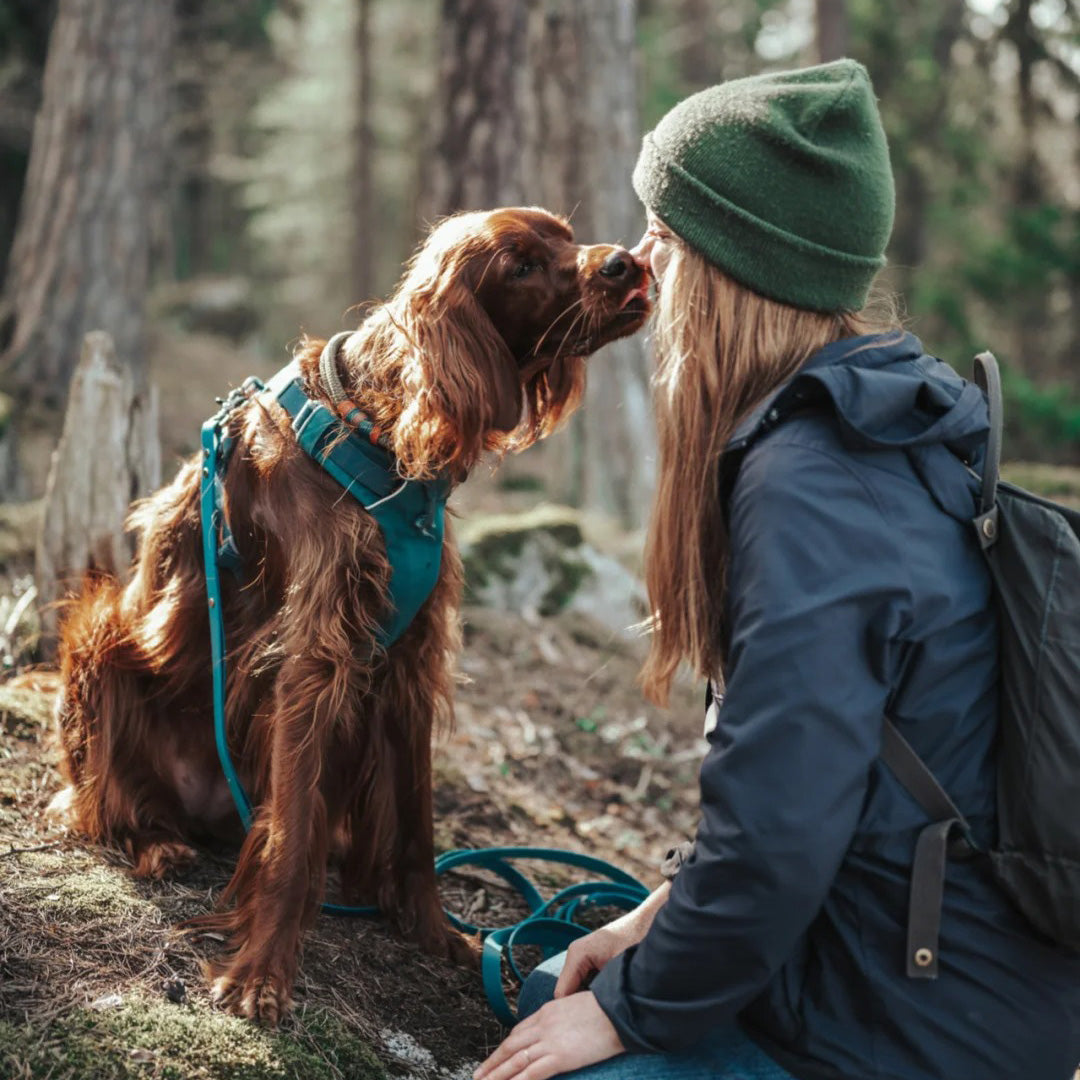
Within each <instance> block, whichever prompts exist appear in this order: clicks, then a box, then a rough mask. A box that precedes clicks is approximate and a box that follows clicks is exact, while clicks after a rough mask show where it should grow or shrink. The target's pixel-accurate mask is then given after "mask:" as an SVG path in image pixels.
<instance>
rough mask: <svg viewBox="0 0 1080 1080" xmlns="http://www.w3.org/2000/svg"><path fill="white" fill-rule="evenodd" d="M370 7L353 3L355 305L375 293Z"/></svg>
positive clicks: (364, 1)
mask: <svg viewBox="0 0 1080 1080" xmlns="http://www.w3.org/2000/svg"><path fill="white" fill-rule="evenodd" d="M371 4H372V0H356V31H355V42H356V137H355V139H354V140H353V152H354V157H353V176H352V187H353V217H354V219H355V229H354V231H353V242H352V246H351V249H350V250H351V253H352V284H353V295H354V296H355V297H356V300H357V301H361V302H362V301H364V300H370V299H371V298H372V297H373V296H374V293H375V204H374V188H373V170H372V165H373V162H374V157H375V136H374V133H373V131H372V127H371V109H372V104H373V102H372V78H371V75H372V72H371Z"/></svg>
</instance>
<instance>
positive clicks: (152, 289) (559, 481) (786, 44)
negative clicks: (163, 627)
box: [0, 0, 1080, 526]
mask: <svg viewBox="0 0 1080 1080" xmlns="http://www.w3.org/2000/svg"><path fill="white" fill-rule="evenodd" d="M840 55H850V56H853V57H855V58H857V59H859V60H861V61H862V62H864V63H865V64H866V65H867V67H868V68H869V69H870V72H871V75H872V77H873V81H874V85H875V87H876V89H877V93H878V95H879V97H880V99H881V108H882V111H883V114H884V117H885V124H886V128H887V130H888V134H889V138H890V143H891V147H892V155H893V164H894V170H895V173H896V181H897V191H898V207H897V211H898V212H897V220H896V229H895V233H894V236H893V241H892V245H891V250H890V252H889V256H890V269H889V270H888V271H887V272H886V274H885V276H884V284H885V285H886V286H887V287H888V288H890V289H892V290H893V291H895V292H897V293H898V294H900V296H901V297H902V300H903V302H904V304H905V307H906V310H907V313H908V318H909V322H910V325H911V328H912V329H913V330H914V331H915V332H916V333H918V334H919V335H920V336H922V337H923V339H924V341H925V343H926V344H927V347H928V348H929V349H930V351H932V352H935V353H936V354H937V355H939V356H941V357H942V358H944V359H946V360H948V361H950V362H951V363H952V364H953V365H954V366H956V367H958V368H959V369H960V370H961V371H962V372H964V373H966V372H967V371H968V367H969V363H970V357H971V355H972V354H973V353H974V352H975V351H977V349H979V348H985V347H990V348H992V349H993V350H994V351H995V352H996V353H997V355H998V357H999V359H1001V360H1002V361H1003V362H1004V364H1005V366H1006V380H1007V381H1006V387H1007V392H1008V396H1009V401H1008V407H1007V415H1008V417H1009V421H1010V424H1009V427H1010V430H1009V445H1008V450H1009V453H1010V455H1011V456H1012V457H1013V458H1023V459H1027V460H1035V461H1044V462H1056V463H1072V464H1078V463H1080V386H1078V382H1077V378H1076V374H1075V366H1074V365H1075V363H1076V358H1077V357H1078V356H1080V125H1078V117H1080V4H1078V3H1077V0H895V2H892V3H881V2H878V0H816V3H815V2H814V0H723V2H721V0H638V2H637V3H635V2H634V0H517V2H512V0H443V2H442V3H440V2H439V0H394V2H393V3H391V2H389V0H318V2H316V0H231V2H229V3H221V2H217V0H175V3H169V2H167V0H155V2H153V3H148V2H145V0H59V2H57V0H0V277H3V280H4V290H3V293H2V299H0V390H3V391H4V392H5V393H6V394H7V395H8V399H9V402H8V405H7V407H6V411H7V412H8V414H9V418H11V417H13V418H14V419H15V420H16V421H17V424H16V425H15V427H17V428H18V429H19V430H17V431H14V430H13V431H12V433H11V434H12V438H11V440H9V441H11V442H12V444H13V449H12V452H11V453H10V454H8V455H6V456H5V457H4V465H3V467H2V468H0V473H2V474H3V486H2V487H0V492H2V493H3V494H4V495H6V496H7V497H9V498H10V497H28V496H33V495H35V494H39V493H40V491H41V489H42V487H43V485H44V479H45V470H46V468H47V461H48V450H49V448H50V442H51V441H55V437H56V433H57V432H58V430H59V410H60V408H61V407H62V405H63V402H64V399H65V395H66V391H67V385H68V381H69V379H70V376H71V372H72V370H73V367H74V365H75V363H76V361H77V359H78V355H79V343H80V341H81V338H82V335H83V334H84V333H85V332H86V331H88V330H92V329H104V330H107V331H108V332H109V333H110V334H111V335H112V336H113V338H114V340H115V342H116V348H117V352H118V354H119V355H120V357H121V359H122V361H123V362H125V363H126V364H129V365H131V366H132V369H133V371H134V373H135V378H136V383H137V384H141V383H142V381H143V380H145V379H147V378H151V379H152V381H153V382H154V383H155V384H157V385H158V386H159V387H160V389H161V412H162V435H163V440H164V449H165V462H166V464H165V471H166V473H167V474H168V473H170V472H171V468H172V461H173V460H174V457H175V455H176V454H178V453H183V452H186V451H189V450H190V449H192V448H193V447H194V446H195V444H196V440H197V432H198V425H199V423H200V421H201V419H203V418H204V417H205V415H207V414H208V412H209V411H210V409H209V405H210V403H211V399H212V396H213V395H214V394H217V393H221V392H223V391H224V390H225V389H226V388H227V385H230V384H234V383H236V382H238V381H239V380H240V379H241V378H242V377H243V375H245V374H247V373H248V372H258V373H260V374H268V373H270V372H272V371H273V370H275V369H276V368H277V367H278V366H280V364H281V363H283V362H284V361H285V360H286V359H287V355H288V344H289V342H290V341H292V340H294V339H295V338H296V336H297V335H298V333H299V332H301V331H303V330H307V331H310V332H312V333H314V334H318V335H322V336H329V334H330V333H332V332H333V331H335V330H337V329H339V328H341V327H342V326H347V325H350V324H352V325H355V323H356V322H357V321H358V320H359V318H360V317H361V313H362V312H361V311H359V310H357V309H356V308H355V307H354V305H357V304H360V303H362V302H363V301H366V300H370V299H371V298H376V297H381V296H383V295H385V294H386V293H387V292H388V291H389V290H390V289H391V288H392V287H393V285H394V283H395V281H396V279H397V277H398V274H399V272H400V267H401V263H402V261H403V260H404V259H405V258H407V257H408V255H409V253H410V252H411V251H412V249H413V248H414V246H415V244H416V242H417V241H418V239H419V238H420V237H421V236H422V235H423V232H424V230H425V228H426V225H427V223H428V222H430V221H431V220H433V219H434V218H436V217H437V216H438V215H440V214H443V213H446V212H449V211H452V210H456V209H461V208H471V207H482V206H490V205H495V204H500V203H520V202H524V203H540V204H545V205H548V206H549V207H551V208H552V209H555V210H558V211H562V212H564V213H568V214H572V215H573V217H574V223H575V226H576V228H577V232H578V235H579V238H580V239H581V240H584V241H598V240H622V241H624V242H633V241H634V240H635V239H636V238H637V236H638V235H639V233H640V230H641V228H642V226H643V214H642V211H641V209H640V207H639V206H638V205H637V203H636V200H635V199H634V197H633V195H632V192H631V189H630V184H629V174H630V169H631V167H632V164H633V161H634V158H635V156H636V151H637V146H638V143H639V139H640V134H641V132H642V131H644V130H647V129H648V128H649V127H650V126H651V125H653V124H654V123H655V122H656V121H657V120H658V119H659V117H660V116H661V115H662V114H663V113H664V112H665V111H666V110H667V109H668V108H669V107H670V106H671V105H673V104H674V103H675V102H677V101H678V100H679V99H681V98H682V97H684V96H685V95H687V94H689V93H691V92H693V91H695V90H698V89H700V88H702V87H704V86H707V85H709V84H712V83H715V82H717V81H720V80H723V79H729V78H734V77H737V76H741V75H746V74H750V73H753V72H757V71H762V70H768V69H775V68H782V67H786V66H793V65H799V64H805V63H812V62H816V61H817V60H819V59H831V58H834V57H836V56H840ZM617 349H618V347H616V351H617ZM622 350H623V351H622V353H621V354H618V358H617V359H616V360H612V359H609V358H606V357H603V356H601V357H600V358H598V359H597V360H596V361H595V362H594V363H593V373H594V382H595V384H596V385H595V386H594V389H593V390H592V391H591V393H590V398H591V399H593V400H596V399H597V398H599V399H601V400H603V401H604V402H605V403H606V404H607V406H608V407H606V408H603V409H596V408H594V409H592V410H590V409H588V407H587V409H586V415H587V416H588V417H589V421H588V424H589V426H588V428H586V425H585V421H584V420H581V419H579V420H578V421H577V423H576V424H575V425H574V427H573V429H572V430H571V432H570V433H569V434H567V435H564V436H562V437H560V439H559V440H554V441H553V442H552V444H550V446H549V447H546V448H544V449H543V450H541V451H539V453H541V454H547V455H548V457H547V464H546V466H545V467H544V468H543V469H542V470H538V469H537V467H536V465H535V464H534V465H533V466H532V468H531V470H530V469H529V468H528V467H526V466H525V465H524V464H523V465H520V466H518V467H517V481H516V482H518V483H519V485H525V486H527V485H528V483H530V482H535V483H536V484H537V485H540V484H543V485H544V486H545V488H546V490H545V494H546V495H547V496H549V497H551V498H553V499H555V500H557V501H560V502H566V503H571V504H579V505H582V504H583V505H585V506H588V507H594V508H596V509H598V510H601V511H603V512H605V513H608V514H611V515H614V516H615V517H617V518H618V519H620V520H621V522H622V523H623V524H624V525H628V526H638V525H640V524H641V521H642V519H643V516H644V514H645V513H646V512H647V506H648V494H649V485H650V483H651V471H650V470H651V435H650V425H649V423H648V418H647V372H648V366H647V365H648V361H647V353H646V351H645V344H644V343H643V342H637V343H634V344H631V345H626V346H622ZM612 402H617V403H618V406H619V407H618V408H617V409H615V408H611V407H610V404H611V403H612ZM9 426H10V425H9ZM9 457H10V458H11V460H10V461H9V460H8V458H9ZM535 460H543V459H539V458H537V459H535ZM541 474H542V475H543V477H544V479H543V480H542V481H541V480H540V479H538V477H539V476H540V475H541ZM514 475H515V473H514V471H513V470H511V471H510V472H509V473H508V474H507V476H508V478H507V481H506V483H512V482H514V479H513V478H514ZM530 476H531V480H530Z"/></svg>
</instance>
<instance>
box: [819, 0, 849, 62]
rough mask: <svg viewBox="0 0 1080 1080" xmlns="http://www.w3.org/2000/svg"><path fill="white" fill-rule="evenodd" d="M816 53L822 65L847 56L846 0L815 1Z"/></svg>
mask: <svg viewBox="0 0 1080 1080" xmlns="http://www.w3.org/2000/svg"><path fill="white" fill-rule="evenodd" d="M817 51H818V60H819V61H820V62H821V63H823V64H827V63H828V62H829V61H830V60H840V59H841V58H843V57H845V56H847V54H848V16H847V0H817Z"/></svg>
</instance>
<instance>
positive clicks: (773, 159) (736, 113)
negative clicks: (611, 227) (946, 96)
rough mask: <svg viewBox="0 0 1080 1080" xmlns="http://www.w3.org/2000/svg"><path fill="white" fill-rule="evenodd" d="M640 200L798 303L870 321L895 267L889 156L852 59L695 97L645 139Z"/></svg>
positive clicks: (736, 273)
mask: <svg viewBox="0 0 1080 1080" xmlns="http://www.w3.org/2000/svg"><path fill="white" fill-rule="evenodd" d="M634 190H635V191H636V192H637V193H638V197H639V198H640V199H641V201H642V202H643V203H644V204H645V205H646V206H647V207H648V208H649V209H650V210H652V211H653V213H655V214H656V215H657V217H659V218H661V219H662V220H663V221H664V222H665V224H667V226H668V227H669V228H670V229H671V230H672V231H673V232H675V233H677V234H678V235H679V236H681V237H682V238H683V239H684V240H685V241H686V242H687V243H688V244H690V245H691V246H692V247H694V248H696V249H697V250H698V251H699V252H700V253H701V254H702V255H704V256H705V258H706V259H708V260H709V262H711V263H713V264H715V265H716V266H718V267H719V268H720V269H721V270H724V271H725V272H727V273H728V274H730V275H731V277H733V278H735V280H736V281H739V282H741V283H742V284H744V285H747V286H749V287H750V288H751V289H753V290H754V291H755V292H759V293H762V294H763V295H765V296H769V297H772V298H773V299H774V300H782V301H784V302H785V303H788V304H793V305H795V306H796V307H802V308H812V309H814V310H816V311H841V310H843V311H857V310H858V309H859V308H861V307H862V306H863V304H864V303H865V302H866V296H867V292H868V291H869V288H870V282H871V281H872V280H873V277H874V275H875V274H876V273H877V271H878V270H880V269H881V267H882V266H884V265H885V258H884V252H885V245H886V244H887V243H888V240H889V233H890V232H891V231H892V223H893V209H894V205H895V193H894V190H893V178H892V171H891V170H890V168H889V147H888V144H887V142H886V141H885V132H884V130H883V129H882V126H881V117H880V116H879V115H878V111H877V105H876V103H875V100H874V91H873V88H872V87H871V85H870V78H869V76H868V75H867V73H866V69H865V68H864V67H863V66H862V65H861V64H857V63H856V62H855V61H853V60H837V61H835V62H834V63H831V64H821V65H820V66H818V67H809V68H803V69H802V70H800V71H783V72H777V73H773V74H768V75H755V76H753V77H751V78H748V79H734V80H732V81H731V82H726V83H722V84H721V85H720V86H714V87H711V88H710V89H708V90H702V91H701V93H699V94H694V95H693V96H692V97H689V98H687V99H686V100H685V101H683V102H682V103H681V104H679V105H676V106H675V108H674V109H672V110H671V111H670V112H669V113H668V114H667V115H666V116H665V117H664V118H663V119H662V120H661V121H660V123H659V124H657V126H656V128H655V130H654V131H652V132H650V133H649V134H648V135H646V136H645V139H644V142H643V144H642V148H641V156H640V157H639V158H638V162H637V166H636V167H635V169H634Z"/></svg>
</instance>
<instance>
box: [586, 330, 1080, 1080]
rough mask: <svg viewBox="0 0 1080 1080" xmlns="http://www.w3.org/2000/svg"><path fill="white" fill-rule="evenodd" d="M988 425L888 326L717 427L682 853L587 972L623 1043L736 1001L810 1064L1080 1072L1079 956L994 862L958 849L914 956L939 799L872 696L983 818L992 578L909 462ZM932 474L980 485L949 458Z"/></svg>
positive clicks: (783, 1059)
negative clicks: (705, 649)
mask: <svg viewBox="0 0 1080 1080" xmlns="http://www.w3.org/2000/svg"><path fill="white" fill-rule="evenodd" d="M785 414H793V415H789V416H788V417H787V418H786V419H785V418H783V417H784V415H785ZM986 428H987V419H986V407H985V402H984V400H983V397H982V395H981V393H980V392H979V391H978V390H977V388H976V387H975V386H974V385H972V384H970V383H967V382H965V381H964V380H963V379H961V378H959V377H958V376H957V375H956V374H955V372H953V371H952V370H951V369H950V368H949V367H947V366H946V365H945V364H942V363H941V362H940V361H938V360H935V359H934V358H932V357H929V356H926V355H924V353H923V350H922V346H921V345H920V343H919V342H918V341H917V340H916V339H915V338H914V337H912V336H911V335H910V334H904V335H900V334H895V335H892V336H884V337H867V338H851V339H848V340H846V341H841V342H837V343H835V344H833V345H830V346H827V347H826V348H825V349H823V350H821V351H820V352H819V353H817V354H816V355H815V356H813V357H812V358H811V359H810V360H809V361H808V363H807V364H806V365H805V366H804V367H803V368H802V369H801V371H800V373H799V374H798V375H797V376H796V377H795V379H794V380H792V381H791V382H790V383H789V384H788V385H787V386H785V387H783V388H782V389H781V391H779V392H778V394H777V395H774V396H773V397H772V398H770V400H769V401H767V402H766V403H765V404H764V405H763V406H762V407H761V408H760V409H758V410H757V411H756V412H755V413H754V415H753V416H751V417H750V418H749V419H748V420H747V421H746V422H745V423H744V424H743V425H741V427H740V429H739V431H738V432H737V433H736V436H735V438H734V440H733V441H732V443H731V444H730V445H729V448H728V452H727V456H726V459H725V461H726V463H727V464H728V465H730V464H731V462H732V461H733V460H735V459H736V458H737V457H741V460H740V461H739V462H738V471H737V477H736V478H735V479H734V481H733V483H732V484H731V488H730V497H729V501H728V520H729V531H730V556H731V561H730V567H729V577H728V581H729V588H728V598H727V602H728V612H729V626H730V628H731V640H730V648H729V654H728V661H727V666H726V670H725V672H724V674H725V683H726V686H725V696H724V698H723V702H722V704H721V705H720V707H719V708H718V709H715V708H714V709H712V710H711V713H710V717H711V720H713V721H715V726H713V728H712V731H711V732H709V733H708V741H709V750H708V753H707V755H706V758H705V761H704V764H703V765H702V769H701V812H702V820H701V824H700V826H699V829H698V834H697V839H696V842H695V848H694V853H693V854H692V855H691V857H690V859H689V860H688V862H687V863H686V864H685V865H684V866H683V868H682V871H681V872H680V874H679V876H678V877H677V878H676V879H675V882H674V884H673V887H672V890H671V896H670V899H669V900H668V902H667V904H666V905H665V906H664V908H663V909H662V910H661V911H660V913H659V915H658V916H657V918H656V921H655V923H654V924H653V927H652V929H651V930H650V931H649V933H648V935H647V936H646V937H645V939H644V940H643V941H642V942H641V944H640V945H638V946H637V947H635V948H632V949H630V950H628V951H627V952H626V953H624V954H623V955H622V956H620V957H617V958H615V959H614V960H612V961H611V962H610V963H609V964H608V965H607V967H606V968H605V969H604V970H603V971H602V972H601V973H600V974H599V975H598V976H597V978H596V979H595V981H594V982H593V985H592V989H593V992H594V993H595V995H596V997H597V999H598V1001H599V1003H600V1005H601V1007H602V1008H603V1009H604V1011H605V1013H607V1015H608V1016H609V1017H610V1019H611V1020H612V1022H613V1023H614V1025H615V1027H616V1029H617V1030H618V1032H619V1034H620V1035H621V1037H622V1040H623V1043H624V1044H625V1045H626V1047H627V1048H628V1049H630V1050H643V1051H674V1050H679V1049H682V1048H686V1047H689V1046H691V1045H692V1044H693V1043H694V1042H696V1041H697V1040H698V1039H700V1038H701V1037H702V1036H703V1035H705V1034H706V1033H708V1032H709V1031H710V1030H713V1029H715V1028H716V1027H717V1026H718V1025H724V1024H729V1023H732V1022H734V1021H736V1020H738V1021H739V1022H740V1023H741V1024H742V1025H743V1027H744V1028H745V1030H746V1031H747V1032H748V1034H750V1036H751V1037H752V1038H754V1039H755V1041H757V1042H758V1043H759V1045H761V1046H762V1047H763V1048H764V1049H765V1050H766V1051H767V1052H768V1053H769V1054H770V1055H771V1056H772V1057H773V1058H775V1059H776V1060H777V1061H778V1062H779V1063H780V1064H781V1065H782V1066H783V1067H784V1068H786V1069H787V1070H788V1071H789V1072H791V1073H792V1074H793V1075H794V1076H795V1077H798V1078H799V1080H886V1078H888V1080H937V1078H940V1080H1071V1077H1072V1072H1073V1069H1074V1068H1075V1067H1076V1065H1077V1063H1078V1062H1080V956H1077V955H1076V954H1070V953H1066V952H1064V951H1062V950H1059V949H1057V948H1055V947H1053V946H1051V945H1049V944H1047V943H1045V942H1044V941H1041V940H1040V939H1038V938H1037V937H1036V936H1035V934H1034V932H1033V931H1031V930H1030V929H1029V928H1028V926H1027V924H1026V923H1025V922H1024V921H1023V919H1022V918H1021V917H1020V916H1019V915H1018V914H1016V913H1015V912H1014V910H1013V909H1012V908H1011V907H1010V905H1009V904H1008V902H1007V901H1006V900H1005V899H1004V897H1003V896H1002V895H1001V893H1000V892H999V890H998V889H997V887H996V886H995V885H994V882H993V880H992V879H991V877H990V873H989V870H988V868H987V866H986V862H985V860H984V859H982V858H976V859H974V860H971V861H966V862H960V861H952V860H950V863H949V866H948V870H947V881H946V889H945V903H944V911H943V916H942V931H941V939H940V951H939V956H940V975H939V977H938V978H937V979H936V980H933V981H930V980H912V979H909V978H908V977H907V976H906V975H905V970H904V967H905V929H906V918H907V889H908V881H909V870H910V866H911V860H912V854H913V851H914V846H915V839H916V836H917V834H918V832H919V830H920V829H921V828H922V827H923V826H925V825H926V824H927V818H926V816H925V814H924V813H923V811H922V810H921V809H920V808H919V806H918V805H917V804H916V803H915V802H914V801H913V799H912V798H911V797H910V796H909V795H908V794H907V792H906V791H905V790H904V789H903V788H902V787H901V786H900V784H899V783H898V782H897V780H896V779H895V777H894V776H893V775H892V774H891V773H890V772H889V770H888V769H887V768H886V766H885V765H884V764H883V763H882V762H880V761H879V760H878V754H879V751H880V749H881V723H882V716H883V715H884V714H885V713H886V711H887V712H888V714H889V715H890V716H891V718H892V719H893V721H894V722H895V723H896V724H897V726H898V727H899V728H900V730H901V731H902V732H903V734H904V735H905V736H906V738H907V739H908V741H909V742H910V743H911V744H912V745H913V746H914V748H915V749H916V751H917V752H918V753H919V754H920V755H921V757H922V758H923V760H924V761H925V762H926V764H927V765H928V766H929V767H930V768H931V769H932V770H933V772H934V773H935V775H936V776H937V778H938V780H939V781H940V782H941V783H942V784H943V785H944V787H945V789H946V790H947V791H948V792H949V794H950V795H951V796H952V798H953V800H954V802H956V803H957V805H958V806H959V808H960V809H961V810H962V811H963V813H964V814H965V815H966V816H967V818H968V821H969V822H971V823H972V826H973V829H974V832H975V834H976V837H977V839H979V840H980V841H981V842H982V843H990V842H992V841H993V838H994V833H995V827H996V815H995V798H994V735H995V728H996V722H997V716H996V712H997V707H996V683H995V680H996V652H997V623H996V618H995V616H994V614H993V607H992V598H991V593H990V583H989V576H988V574H987V571H986V568H985V566H984V564H983V561H982V556H981V555H980V553H979V550H978V548H977V546H976V543H975V540H974V532H973V530H972V529H971V527H970V526H966V527H965V526H964V525H963V524H961V523H960V522H959V521H957V520H956V519H955V518H954V517H951V516H949V515H947V514H945V513H944V512H943V511H942V510H941V509H940V507H939V505H938V504H937V503H935V501H934V499H933V498H932V496H931V495H930V493H929V491H928V489H927V486H926V485H925V484H924V483H923V482H922V481H921V480H920V478H919V475H918V473H917V472H916V471H915V469H914V468H913V465H912V454H913V453H915V454H921V455H923V461H924V462H926V461H929V462H930V463H931V465H932V463H933V461H934V455H940V454H945V453H949V452H956V453H958V454H960V455H961V456H965V455H966V456H968V457H971V458H973V459H975V460H976V464H977V463H978V454H979V451H978V448H980V447H981V445H982V442H983V440H984V437H985V432H986ZM946 447H950V448H951V450H949V449H946ZM726 471H727V472H729V473H730V472H731V471H732V470H731V469H730V468H729V469H727V470H726ZM946 476H947V477H948V478H951V479H946ZM936 479H938V480H940V485H938V484H935V487H937V488H938V489H939V490H938V495H939V498H940V497H941V494H942V491H943V490H944V489H945V488H947V487H948V485H949V484H950V483H951V484H953V485H957V486H958V487H959V490H953V491H951V492H949V491H947V490H945V491H944V494H945V495H946V497H952V498H954V499H956V500H958V501H959V502H960V503H961V504H963V505H967V506H972V507H973V501H972V494H971V491H969V490H963V488H964V480H963V477H962V474H961V473H960V470H955V469H952V470H943V471H942V473H941V474H940V476H939V477H937V478H936ZM973 489H974V483H973V484H972V489H971V490H972V491H973ZM973 512H974V511H973V510H972V513H973Z"/></svg>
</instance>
